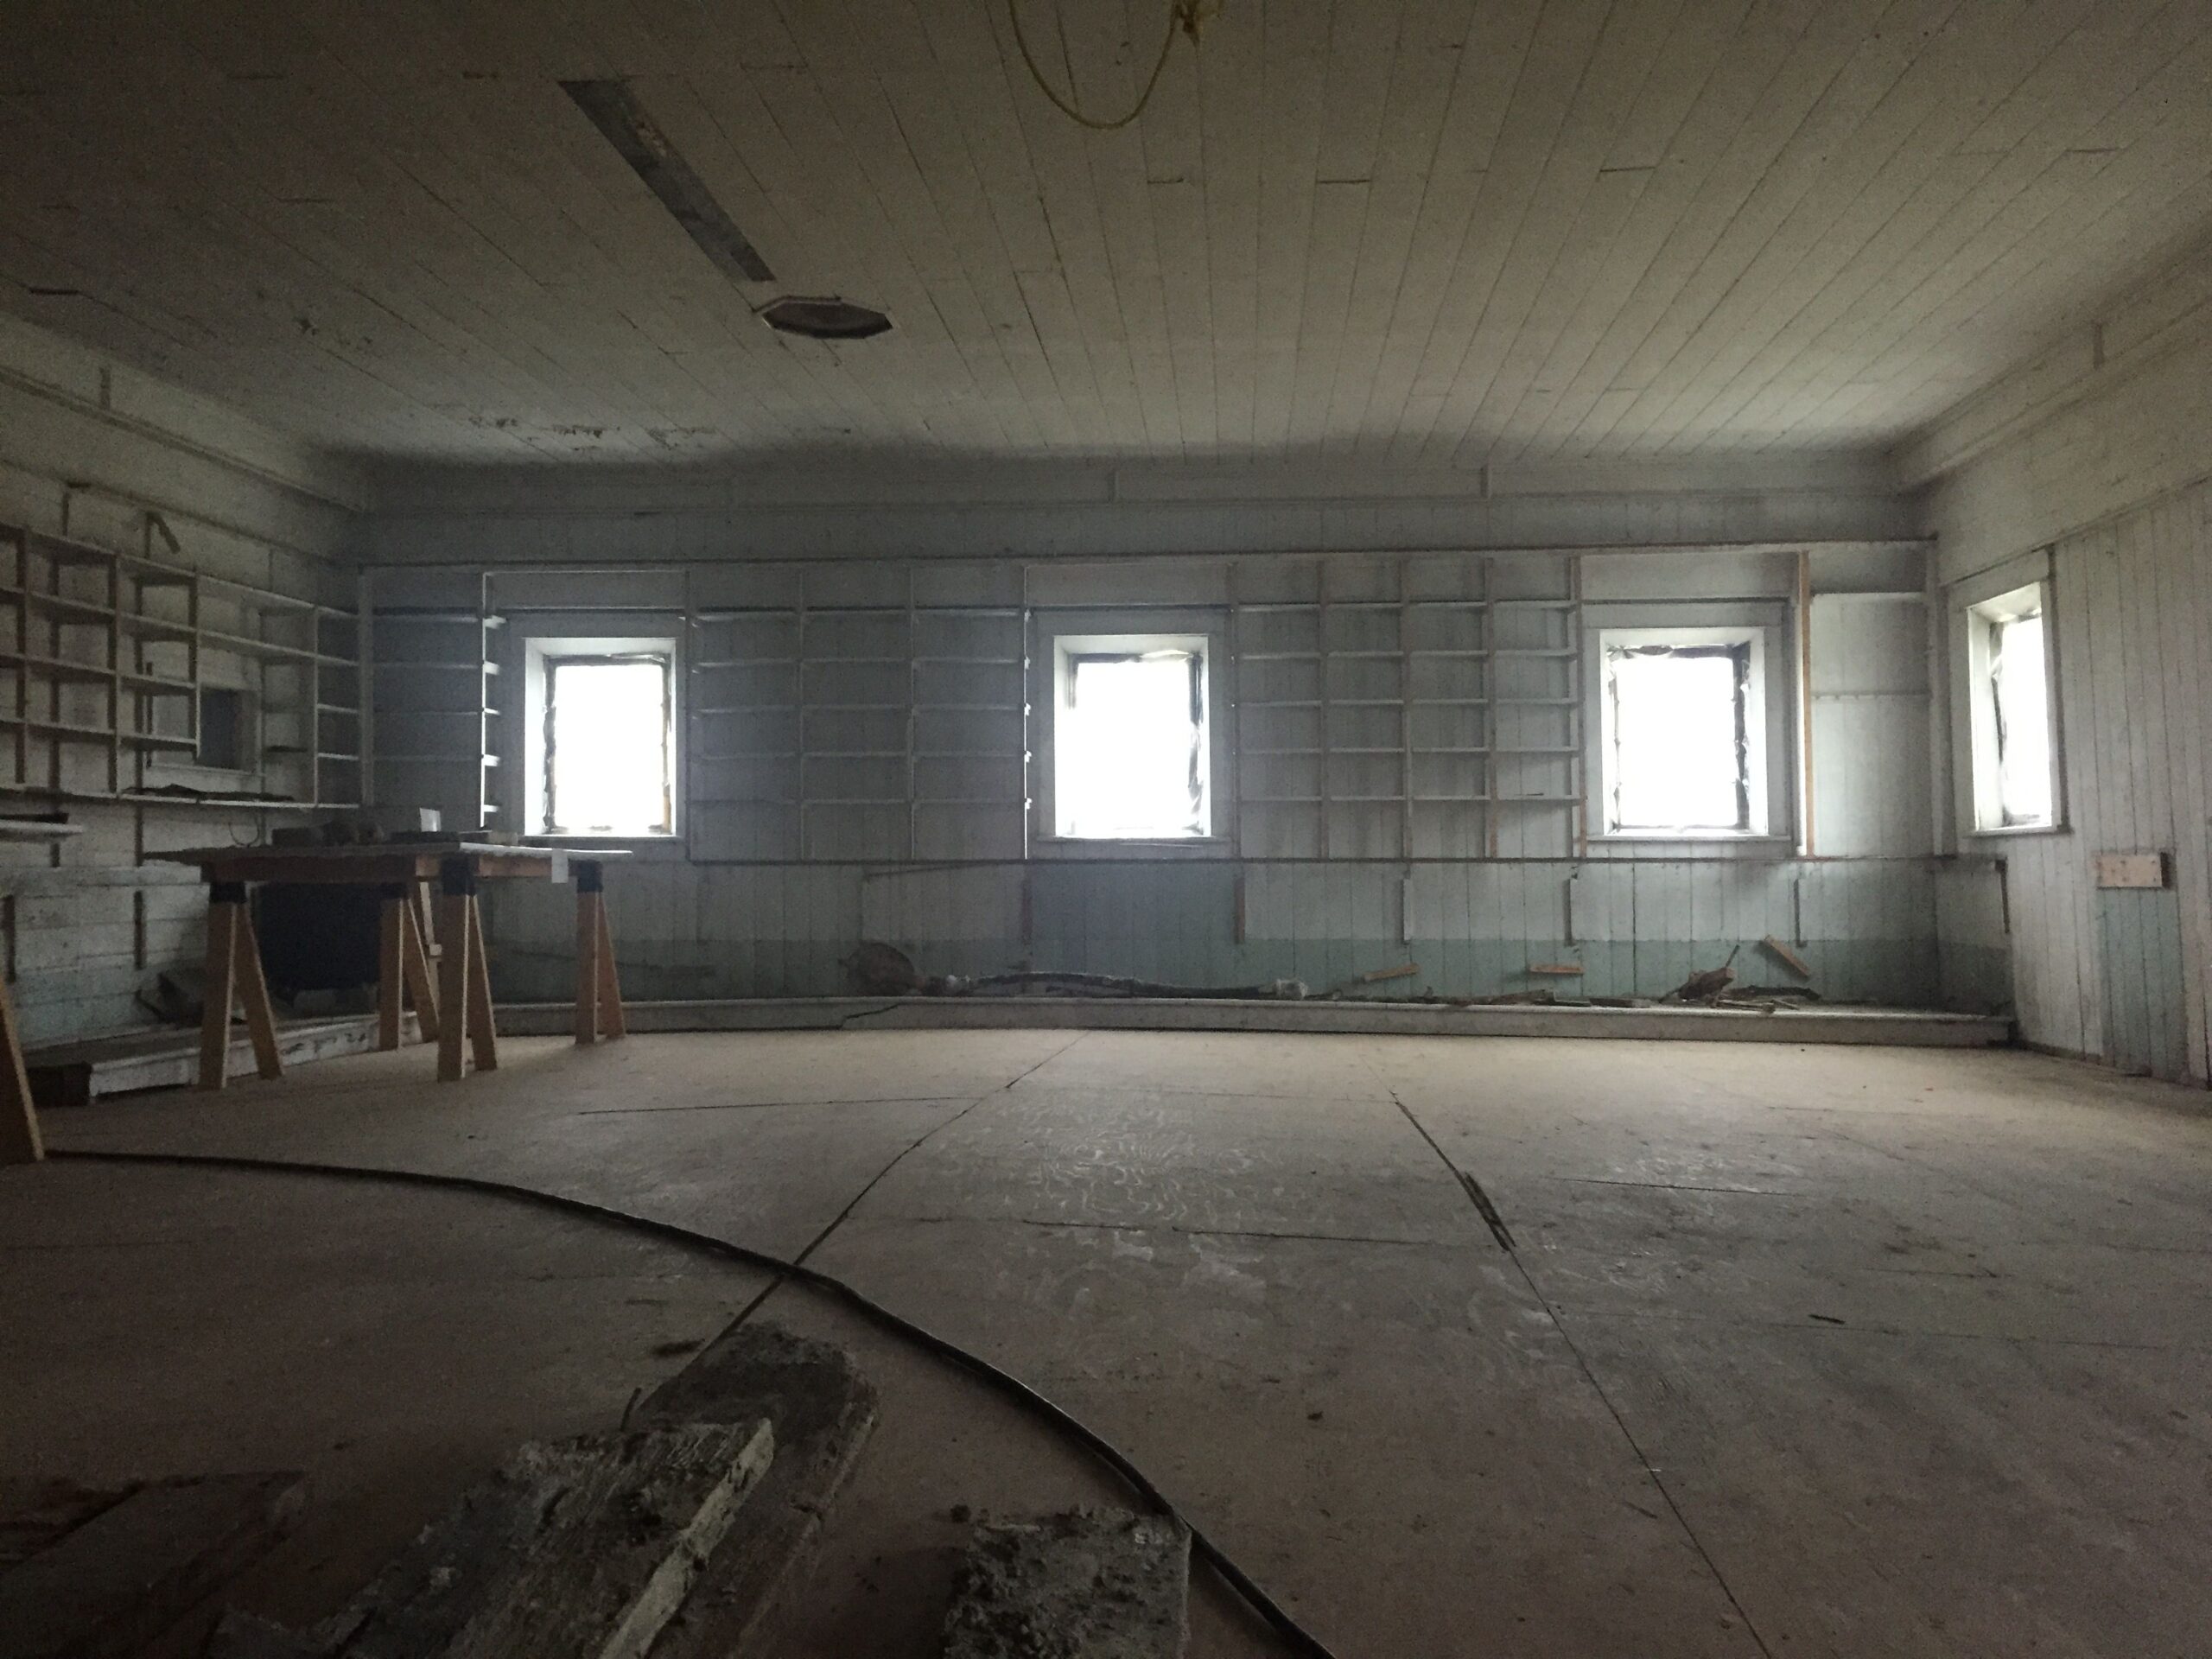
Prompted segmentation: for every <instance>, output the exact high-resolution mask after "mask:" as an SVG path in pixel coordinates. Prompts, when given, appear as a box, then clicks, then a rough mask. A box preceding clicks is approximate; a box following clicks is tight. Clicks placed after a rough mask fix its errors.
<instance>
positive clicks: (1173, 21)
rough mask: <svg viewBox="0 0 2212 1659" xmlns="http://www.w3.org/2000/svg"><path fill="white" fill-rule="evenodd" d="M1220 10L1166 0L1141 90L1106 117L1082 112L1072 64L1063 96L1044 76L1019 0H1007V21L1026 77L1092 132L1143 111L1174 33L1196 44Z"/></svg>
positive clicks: (1200, 0)
mask: <svg viewBox="0 0 2212 1659" xmlns="http://www.w3.org/2000/svg"><path fill="white" fill-rule="evenodd" d="M1219 10H1221V5H1220V0H1214V3H1212V4H1211V5H1208V4H1205V3H1204V0H1168V3H1167V33H1166V35H1165V36H1164V37H1163V38H1162V39H1161V41H1160V55H1159V56H1158V57H1156V58H1154V60H1153V63H1152V73H1150V74H1149V75H1147V76H1146V77H1145V82H1144V90H1143V91H1142V92H1139V93H1138V94H1137V101H1136V102H1135V104H1134V105H1131V106H1130V108H1129V112H1128V114H1127V115H1122V116H1116V117H1115V118H1113V119H1112V120H1110V121H1109V120H1106V119H1103V118H1101V117H1098V116H1095V115H1087V114H1085V113H1084V111H1083V110H1082V108H1081V107H1080V106H1079V105H1077V103H1076V90H1075V71H1074V67H1073V66H1072V65H1071V66H1070V67H1069V71H1068V90H1067V93H1066V95H1065V97H1063V96H1062V95H1061V93H1060V91H1059V89H1058V87H1056V86H1053V85H1052V82H1051V81H1049V80H1047V79H1045V72H1044V70H1043V69H1041V68H1039V67H1038V64H1037V54H1035V53H1033V52H1032V51H1031V50H1030V49H1029V37H1028V36H1027V35H1024V34H1023V33H1022V32H1021V0H1006V16H1007V22H1009V23H1010V24H1012V25H1013V27H1014V44H1015V45H1016V46H1017V47H1019V48H1021V60H1022V62H1023V63H1025V64H1027V65H1028V67H1029V78H1030V79H1032V80H1034V81H1035V82H1036V83H1037V89H1038V91H1039V92H1043V93H1044V94H1045V96H1046V98H1048V99H1052V107H1053V108H1055V109H1057V110H1058V111H1059V112H1060V113H1061V114H1062V115H1065V117H1067V118H1068V119H1069V120H1071V121H1073V122H1075V123H1077V124H1078V125H1081V126H1085V127H1089V128H1090V130H1092V131H1093V132H1118V131H1120V130H1121V129H1122V128H1123V127H1126V126H1128V124H1129V123H1131V122H1132V121H1134V120H1135V119H1136V118H1138V117H1139V116H1141V115H1142V114H1143V113H1144V110H1145V105H1147V104H1149V103H1151V102H1152V95H1153V93H1154V92H1155V91H1156V90H1158V88H1159V86H1160V76H1161V75H1162V74H1163V73H1166V68H1167V59H1168V56H1169V54H1171V53H1173V51H1174V49H1175V37H1176V35H1188V36H1189V37H1190V41H1191V45H1192V48H1196V47H1197V45H1198V29H1199V28H1200V27H1201V26H1202V25H1203V24H1204V23H1205V22H1206V20H1207V19H1208V18H1210V17H1211V16H1214V15H1215V14H1216V13H1217V12H1218V11H1219Z"/></svg>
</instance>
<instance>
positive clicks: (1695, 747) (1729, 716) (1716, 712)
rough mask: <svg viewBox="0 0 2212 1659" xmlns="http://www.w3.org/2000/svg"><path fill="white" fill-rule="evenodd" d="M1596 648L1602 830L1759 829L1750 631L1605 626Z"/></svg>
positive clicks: (1759, 763) (1755, 672)
mask: <svg viewBox="0 0 2212 1659" xmlns="http://www.w3.org/2000/svg"><path fill="white" fill-rule="evenodd" d="M1600 652H1601V656H1602V660H1603V664H1604V674H1605V679H1604V683H1603V686H1602V688H1601V690H1602V698H1603V702H1602V707H1601V709H1600V717H1601V720H1602V722H1603V744H1602V753H1601V756H1600V761H1601V766H1602V768H1603V772H1604V794H1605V831H1606V833H1607V834H1609V835H1627V836H1637V835H1654V836H1693V837H1694V836H1708V835H1717V836H1740V835H1763V834H1764V833H1765V830H1766V782H1765V764H1764V763H1765V757H1764V736H1765V712H1764V693H1763V691H1762V690H1761V675H1760V667H1761V664H1760V662H1759V642H1758V636H1757V635H1756V633H1745V634H1738V635H1733V636H1730V635H1725V634H1715V633H1713V632H1707V631H1691V630H1675V629H1657V628H1648V629H1638V630H1634V631H1618V632H1606V633H1605V634H1603V635H1602V636H1601V639H1600Z"/></svg>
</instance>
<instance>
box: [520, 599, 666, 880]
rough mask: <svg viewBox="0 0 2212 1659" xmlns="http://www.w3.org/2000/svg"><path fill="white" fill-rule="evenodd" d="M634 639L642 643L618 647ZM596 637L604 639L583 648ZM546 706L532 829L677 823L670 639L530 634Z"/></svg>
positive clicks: (608, 830) (538, 700)
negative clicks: (541, 636) (584, 638)
mask: <svg viewBox="0 0 2212 1659" xmlns="http://www.w3.org/2000/svg"><path fill="white" fill-rule="evenodd" d="M632 643H634V644H635V645H637V646H638V647H639V648H638V649H632V650H625V649H615V648H611V647H620V646H622V645H627V644H632ZM532 645H533V650H532V652H531V666H532V667H533V668H534V669H536V671H537V676H536V677H537V684H536V685H534V686H533V687H532V688H531V693H532V695H531V703H532V705H533V711H534V712H537V714H538V715H539V716H540V719H539V724H538V735H539V739H540V742H539V745H538V746H537V754H536V756H535V758H536V759H537V763H538V764H537V766H535V768H534V772H535V773H536V781H537V785H538V787H537V790H536V791H534V798H533V801H532V804H531V817H532V819H533V822H532V823H531V826H530V827H531V831H532V833H535V834H540V835H561V836H664V835H668V834H670V833H671V831H672V830H673V829H674V828H675V817H674V814H675V790H674V777H675V767H674V720H673V709H671V692H672V687H673V680H674V675H673V664H674V652H673V649H672V648H671V647H670V646H669V645H667V644H666V643H665V642H663V641H657V640H656V641H637V642H626V641H619V640H608V641H589V642H586V641H575V642H569V641H560V640H546V641H542V642H540V641H533V642H532ZM582 645H592V646H595V647H598V648H597V649H592V650H588V651H587V650H582V649H576V648H575V647H578V646H582Z"/></svg>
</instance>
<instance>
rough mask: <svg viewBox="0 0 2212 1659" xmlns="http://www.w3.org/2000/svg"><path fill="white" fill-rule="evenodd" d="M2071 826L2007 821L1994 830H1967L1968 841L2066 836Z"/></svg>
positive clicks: (2071, 832)
mask: <svg viewBox="0 0 2212 1659" xmlns="http://www.w3.org/2000/svg"><path fill="white" fill-rule="evenodd" d="M2073 832H2074V831H2073V827H2072V826H2071V825H2070V824H2063V823H2008V824H2005V825H2003V826H2002V827H2000V828H1999V829H1968V830H1967V831H1966V832H1965V834H1966V837H1967V840H1969V841H2004V840H2007V839H2009V838H2011V837H2013V836H2067V835H2071V834H2073Z"/></svg>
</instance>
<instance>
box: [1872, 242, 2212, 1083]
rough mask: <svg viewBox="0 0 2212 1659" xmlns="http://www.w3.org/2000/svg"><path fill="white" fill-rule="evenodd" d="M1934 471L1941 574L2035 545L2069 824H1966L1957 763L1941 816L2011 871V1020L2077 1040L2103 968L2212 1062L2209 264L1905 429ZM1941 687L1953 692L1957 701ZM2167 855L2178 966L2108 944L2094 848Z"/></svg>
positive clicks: (2056, 1039)
mask: <svg viewBox="0 0 2212 1659" xmlns="http://www.w3.org/2000/svg"><path fill="white" fill-rule="evenodd" d="M1902 459H1903V461H1904V464H1905V465H1906V466H1907V467H1909V468H1910V469H1911V470H1912V471H1913V472H1914V473H1916V474H1923V475H1928V476H1930V477H1932V479H1933V481H1932V483H1931V484H1930V485H1929V488H1928V490H1927V492H1926V494H1925V498H1924V508H1925V514H1926V522H1927V524H1928V526H1929V529H1930V530H1931V531H1933V532H1934V534H1935V535H1936V538H1937V547H1938V554H1937V557H1938V568H1939V571H1940V574H1941V579H1942V581H1943V582H1945V583H1948V584H1955V583H1959V582H1964V581H1967V579H1969V578H1971V577H1973V576H1974V575H1976V574H1978V573H1980V572H1983V571H1986V570H1989V569H1992V568H1993V567H1995V566H1998V565H1999V564H2002V563H2005V562H2006V561H2008V560H2012V559H2016V558H2018V557H2020V556H2024V555H2027V554H2031V553H2032V552H2034V551H2035V550H2037V549H2040V548H2046V547H2047V548H2049V549H2050V564H2051V575H2052V583H2053V589H2054V595H2053V596H2054V601H2055V604H2056V610H2057V616H2056V650H2057V678H2058V695H2059V699H2060V719H2061V723H2062V727H2063V735H2064V760H2063V770H2064V785H2065V792H2066V798H2067V805H2068V810H2067V819H2068V822H2067V824H2066V826H2065V829H2063V832H2062V833H2059V834H2056V835H2046V836H2002V837H1999V836H1975V835H1974V834H1972V833H1971V820H1970V818H1969V817H1967V815H1966V807H1965V793H1964V791H1963V789H1962V788H1961V787H1958V786H1957V785H1959V783H1960V781H1961V780H1960V779H1959V778H1958V777H1957V776H1956V774H1957V773H1959V772H1962V771H1963V768H1964V767H1965V766H1966V764H1967V762H1966V753H1967V749H1966V738H1965V723H1964V710H1963V709H1962V708H1960V707H1954V709H1952V711H1951V721H1950V729H1949V731H1948V747H1949V749H1950V751H1951V753H1953V754H1954V755H1955V756H1956V757H1957V760H1956V762H1955V766H1954V768H1953V770H1954V773H1955V776H1954V779H1953V784H1954V787H1953V789H1952V791H1951V795H1952V798H1953V803H1954V804H1953V810H1952V811H1951V812H1950V813H1949V814H1948V815H1947V823H1945V825H1944V829H1945V832H1946V833H1947V835H1948V836H1950V837H1952V838H1953V839H1954V841H1955V844H1957V845H1959V846H1961V847H1962V848H1964V849H1966V850H1967V851H1968V852H1969V853H1972V854H1975V855H1980V856H1995V857H2001V858H2002V859H2003V860H2004V861H2005V868H2006V882H2007V889H2008V891H2007V895H2006V897H2007V899H2008V903H2007V905H2006V906H2005V910H2006V911H2007V912H2009V920H2010V928H2011V944H2012V960H2013V964H2014V974H2015V986H2016V993H2017V1001H2018V1017H2019V1020H2020V1025H2021V1029H2022V1031H2023V1033H2024V1035H2025V1036H2026V1037H2027V1038H2028V1039H2029V1040H2031V1041H2033V1042H2037V1043H2044V1044H2048V1045H2050V1046H2053V1047H2056V1048H2060V1049H2065V1050H2069V1051H2073V1052H2081V1053H2087V1054H2107V1053H2109V1052H2113V1047H2114V1044H2113V1040H2112V1039H2111V1035H2110V1033H2107V1031H2106V1030H2105V1028H2104V1021H2105V1009H2106V1007H2107V1001H2108V993H2110V992H2111V991H2113V989H2114V988H2115V987H2114V986H2113V985H2112V984H2109V983H2108V982H2107V978H2108V976H2110V975H2112V974H2115V973H2117V974H2122V975H2130V976H2136V977H2137V978H2138V979H2139V984H2138V986H2137V987H2136V988H2135V992H2134V994H2135V995H2147V996H2148V997H2149V998H2150V999H2151V1001H2152V1005H2153V1006H2154V1007H2157V1006H2158V1005H2159V1004H2160V1003H2162V1002H2163V1001H2164V1000H2165V999H2167V998H2171V999H2172V1001H2174V1002H2175V1003H2176V1004H2177V1007H2175V1009H2174V1016H2175V1017H2176V1018H2177V1019H2179V1020H2184V1021H2185V1023H2186V1029H2187V1055H2188V1061H2187V1069H2188V1071H2189V1074H2190V1075H2191V1076H2193V1077H2196V1078H2198V1079H2200V1080H2202V1079H2204V1078H2206V1077H2208V1075H2212V1072H2208V1062H2207V1041H2208V1031H2209V1030H2212V1018H2209V1017H2208V1016H2209V1015H2212V1007H2208V1001H2207V999H2208V995H2212V845H2208V823H2207V815H2208V812H2212V796H2209V795H2208V781H2207V774H2208V772H2209V771H2212V760H2209V759H2208V756H2209V755H2212V702H2208V698H2209V697H2212V665H2208V663H2207V656H2208V650H2207V646H2206V643H2205V642H2206V640H2207V639H2212V583H2208V582H2207V580H2206V573H2207V571H2208V570H2212V484H2208V482H2207V481H2206V480H2208V478H2212V262H2207V261H2205V260H2204V259H2202V257H2199V258H2196V259H2194V260H2190V261H2184V262H2182V263H2181V264H2178V265H2177V266H2175V267H2174V268H2172V269H2171V270H2167V271H2165V272H2164V273H2162V274H2161V275H2160V276H2158V277H2156V278H2154V279H2153V280H2152V281H2151V282H2150V283H2147V284H2145V286H2144V287H2143V288H2141V289H2139V290H2138V291H2137V292H2135V293H2134V294H2133V295H2131V296H2128V297H2127V298H2126V299H2125V300H2123V301H2122V302H2119V303H2118V304H2116V305H2115V306H2113V308H2110V310H2109V311H2108V312H2107V315H2106V316H2105V318H2104V319H2103V320H2102V321H2100V322H2097V323H2095V324H2093V325H2088V326H2085V327H2083V328H2082V330H2081V331H2080V332H2079V333H2077V334H2075V336H2073V337H2071V338H2069V340H2065V341H2063V342H2061V343H2060V344H2059V345H2058V346H2056V347H2054V348H2053V350H2052V351H2051V352H2050V353H2047V354H2046V355H2045V356H2044V358H2042V359H2038V360H2037V362H2036V363H2033V364H2031V365H2028V366H2027V367H2026V368H2024V369H2023V370H2022V371H2021V372H2019V373H2018V374H2016V375H2014V376H2012V377H2009V378H2007V379H2006V380H2005V382H2003V383H2001V384H2000V385H1998V386H1997V387H1995V388H1993V389H1992V391H1990V392H1988V393H1987V394H1986V395H1984V396H1983V397H1980V398H1979V399H1977V400H1975V402H1974V404H1970V405H1968V406H1967V408H1965V409H1962V410H1960V411H1958V412H1957V413H1956V414H1955V416H1952V417H1951V418H1950V419H1948V420H1947V421H1946V422H1945V423H1943V424H1942V426H1941V427H1940V428H1938V429H1936V430H1935V431H1933V432H1931V433H1929V434H1928V435H1925V436H1923V439H1921V440H1920V441H1919V442H1916V443H1915V444H1914V445H1912V446H1910V447H1909V448H1907V449H1906V451H1905V452H1904V455H1903V457H1902ZM1951 701H1952V702H1954V703H1956V702H1958V699H1957V698H1956V697H1955V696H1954V697H1953V698H1952V699H1951ZM2148 849H2161V850H2165V851H2170V852H2171V853H2173V854H2174V855H2175V868H2176V885H2177V893H2178V899H2179V903H2180V909H2181V940H2182V950H2181V962H2180V964H2179V976H2178V982H2177V980H2176V976H2175V974H2174V972H2173V969H2172V968H2171V965H2170V964H2164V963H2158V962H2155V961H2152V962H2144V961H2140V960H2138V959H2137V957H2136V956H2135V955H2134V954H2133V952H2134V950H2135V947H2134V946H2133V945H2132V944H2129V943H2128V942H2127V941H2126V940H2123V941H2122V942H2121V956H2120V959H2119V960H2118V961H2117V962H2115V961H2113V960H2111V959H2110V958H2109V952H2108V945H2109V944H2110V941H2109V940H2108V939H2107V938H2105V937H2103V936H2102V933H2101V928H2100V922H2099V915H2100V900H2099V897H2098V893H2097V890H2096V888H2095V886H2094V880H2093V878H2092V874H2091V861H2092V860H2093V858H2094V855H2096V854H2098V853H2101V852H2108V851H2137V850H2148ZM2000 925H2002V924H2001V920H2000V918H1999V917H1997V916H1996V915H1995V914H1993V912H1992V910H1991V908H1990V907H1989V906H1987V905H1986V904H1976V905H1961V906H1951V907H1949V908H1947V912H1946V919H1945V924H1944V927H1945V937H1946V939H1947V941H1955V942H1956V943H1957V944H1960V945H1961V947H1964V948H1972V947H1974V945H1976V944H1979V943H1980V942H1983V941H1986V939H1987V938H1988V937H1989V936H1990V934H1991V932H1992V931H1993V928H1994V927H1997V926H2000Z"/></svg>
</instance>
